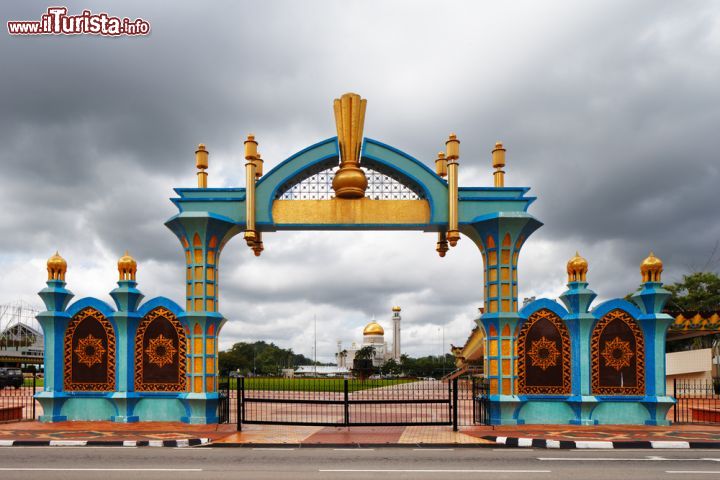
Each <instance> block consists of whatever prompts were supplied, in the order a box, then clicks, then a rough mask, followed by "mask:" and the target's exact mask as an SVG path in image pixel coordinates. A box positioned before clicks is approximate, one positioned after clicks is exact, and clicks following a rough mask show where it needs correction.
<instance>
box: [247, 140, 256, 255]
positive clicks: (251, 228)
mask: <svg viewBox="0 0 720 480" xmlns="http://www.w3.org/2000/svg"><path fill="white" fill-rule="evenodd" d="M257 148H258V142H257V141H256V140H255V135H253V134H250V135H248V136H247V140H245V235H244V237H245V241H246V242H247V245H248V247H250V248H253V249H254V247H255V241H256V240H257V239H258V236H257V232H256V231H255V181H256V180H257V177H258V175H257V166H258V157H259V154H258V149H257Z"/></svg>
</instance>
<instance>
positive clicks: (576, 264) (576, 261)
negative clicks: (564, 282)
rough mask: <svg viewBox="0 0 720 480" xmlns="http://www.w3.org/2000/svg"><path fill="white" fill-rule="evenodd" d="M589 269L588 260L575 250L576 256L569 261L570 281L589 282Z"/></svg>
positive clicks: (568, 272)
mask: <svg viewBox="0 0 720 480" xmlns="http://www.w3.org/2000/svg"><path fill="white" fill-rule="evenodd" d="M587 271H588V262H587V260H585V259H584V258H583V257H581V256H580V253H578V252H575V256H574V257H573V258H571V259H570V260H568V263H567V274H568V283H571V282H587Z"/></svg>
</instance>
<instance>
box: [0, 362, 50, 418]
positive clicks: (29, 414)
mask: <svg viewBox="0 0 720 480" xmlns="http://www.w3.org/2000/svg"><path fill="white" fill-rule="evenodd" d="M3 387H4V388H3ZM37 388H38V378H37V376H36V374H35V373H33V376H32V377H24V378H23V381H22V385H20V386H19V387H18V386H17V385H7V386H6V385H4V384H0V423H3V422H19V421H22V420H35V419H36V418H37V417H38V415H39V414H40V413H41V410H42V408H39V405H38V403H37V401H36V400H35V393H36V392H37Z"/></svg>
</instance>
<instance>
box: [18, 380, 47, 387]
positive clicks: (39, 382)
mask: <svg viewBox="0 0 720 480" xmlns="http://www.w3.org/2000/svg"><path fill="white" fill-rule="evenodd" d="M32 385H33V382H32V378H25V379H23V386H24V387H32ZM43 385H45V383H43V379H42V378H36V379H35V386H36V387H37V388H42V387H43Z"/></svg>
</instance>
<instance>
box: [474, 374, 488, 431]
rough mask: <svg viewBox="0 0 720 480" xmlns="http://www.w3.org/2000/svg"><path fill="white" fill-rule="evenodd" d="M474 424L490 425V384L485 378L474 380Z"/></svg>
mask: <svg viewBox="0 0 720 480" xmlns="http://www.w3.org/2000/svg"><path fill="white" fill-rule="evenodd" d="M473 423H474V424H479V425H490V383H489V382H488V380H487V379H485V378H480V379H474V380H473Z"/></svg>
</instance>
